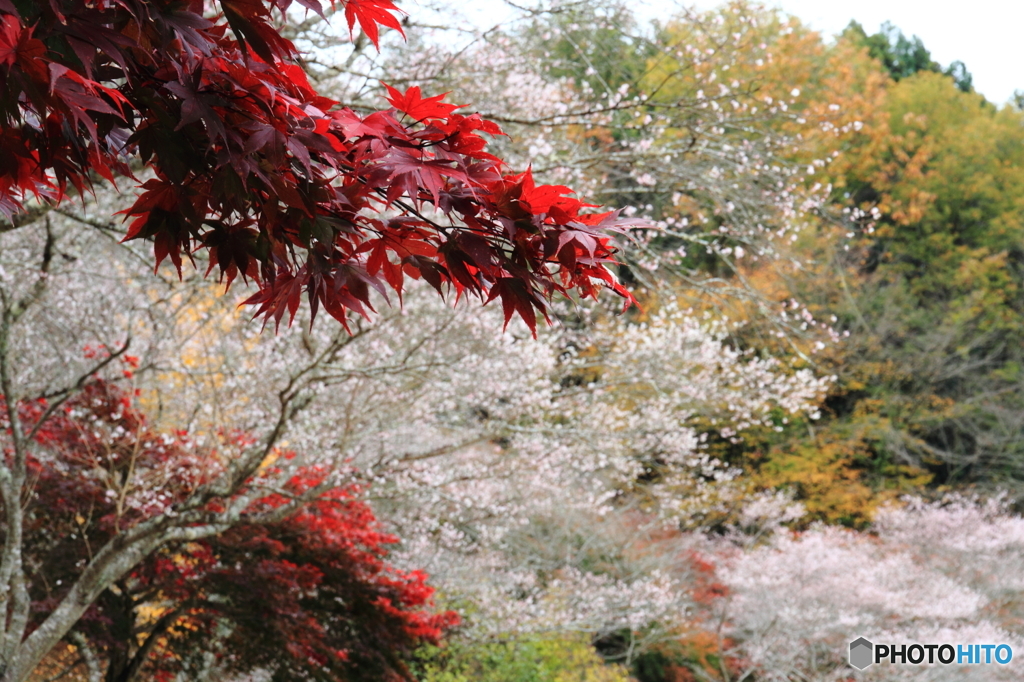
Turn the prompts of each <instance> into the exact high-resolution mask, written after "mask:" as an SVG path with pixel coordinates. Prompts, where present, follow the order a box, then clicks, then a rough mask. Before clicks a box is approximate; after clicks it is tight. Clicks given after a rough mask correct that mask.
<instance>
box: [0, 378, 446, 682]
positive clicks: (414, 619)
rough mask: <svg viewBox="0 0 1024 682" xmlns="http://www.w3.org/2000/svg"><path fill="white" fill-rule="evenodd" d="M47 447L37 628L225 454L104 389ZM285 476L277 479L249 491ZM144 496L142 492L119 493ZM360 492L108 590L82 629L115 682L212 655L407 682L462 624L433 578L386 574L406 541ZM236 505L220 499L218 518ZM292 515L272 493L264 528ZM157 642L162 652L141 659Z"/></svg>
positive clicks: (37, 538)
mask: <svg viewBox="0 0 1024 682" xmlns="http://www.w3.org/2000/svg"><path fill="white" fill-rule="evenodd" d="M2 404H3V401H2V399H0V406H2ZM45 409H46V407H45V404H43V403H32V404H27V405H23V406H21V413H22V418H23V422H24V423H26V424H32V423H35V422H36V421H38V419H39V417H40V416H41V415H42V414H43V412H44V410H45ZM2 426H3V424H0V427H2ZM235 440H238V441H242V440H244V438H243V437H241V436H236V437H235ZM36 441H37V442H36V446H37V447H36V449H35V454H33V456H31V457H30V458H29V460H28V467H29V474H30V478H31V479H32V480H34V481H35V485H34V487H33V492H32V497H31V499H30V501H29V503H28V505H27V507H26V523H25V556H26V564H27V566H28V567H29V577H30V582H31V585H30V592H31V595H32V599H33V612H34V614H35V619H36V622H37V623H38V622H40V621H41V620H42V619H43V618H45V616H46V615H47V614H48V613H49V612H50V611H52V610H53V608H54V607H55V606H56V604H57V603H58V602H59V601H60V600H61V599H62V598H63V597H64V595H65V594H66V593H67V591H68V589H69V588H70V586H71V584H72V583H73V582H74V581H75V580H76V579H77V578H78V576H79V575H80V574H81V572H82V570H83V568H84V567H85V565H86V563H87V561H88V560H89V557H90V556H92V554H93V553H94V552H95V551H96V550H97V549H98V548H99V547H100V546H102V545H103V544H104V543H106V542H107V541H108V540H110V539H111V538H112V537H113V536H114V535H115V534H116V533H118V532H119V531H123V530H124V529H126V528H128V527H130V526H132V525H134V524H137V523H139V522H140V521H142V520H144V519H147V518H150V517H153V516H156V515H159V514H166V513H168V512H171V513H173V510H174V507H175V505H177V504H180V503H181V502H182V501H183V500H185V499H186V498H187V497H188V496H189V495H190V494H191V493H192V492H193V491H194V490H195V489H196V487H197V486H199V485H202V484H203V483H204V482H205V481H206V480H207V479H208V478H209V477H211V476H213V475H215V474H216V471H217V468H216V465H215V464H214V462H215V461H216V460H215V453H211V452H209V451H207V452H205V453H203V452H202V451H201V449H200V448H197V447H196V445H195V444H194V443H192V442H190V441H189V439H188V437H187V436H186V435H185V434H182V433H178V434H166V433H159V432H157V431H156V430H154V429H152V428H151V427H150V426H149V425H148V424H147V423H146V419H145V417H144V416H143V415H142V414H141V413H140V412H139V410H138V409H137V408H136V407H135V406H134V404H133V401H132V400H131V396H130V395H128V394H126V393H125V392H124V391H123V390H121V389H119V388H118V387H117V386H115V385H112V384H110V383H108V382H105V381H102V380H98V379H97V380H94V381H92V382H90V383H89V384H88V385H86V386H85V388H84V390H83V391H82V393H81V394H80V395H78V396H77V397H75V398H74V399H73V400H71V401H69V402H68V403H67V404H66V405H64V406H63V407H62V409H60V410H58V411H57V413H56V414H55V415H53V416H51V417H50V418H49V419H47V421H46V422H45V423H44V424H43V426H42V428H40V429H39V432H38V436H37V438H36ZM5 455H6V456H8V457H9V456H10V453H5ZM291 456H292V455H290V454H289V453H284V454H283V455H282V457H283V458H284V459H283V460H282V461H288V458H290V457H291ZM278 472H279V470H278V469H274V468H270V469H264V471H263V473H262V474H260V475H259V476H257V477H256V478H255V479H253V480H251V481H249V482H248V485H249V486H252V485H256V484H259V483H261V482H263V481H267V480H269V477H271V476H273V475H275V474H276V473H278ZM324 475H325V474H324V472H322V471H319V470H317V469H305V470H303V471H302V473H301V474H299V475H296V476H293V477H292V478H291V479H290V480H289V481H288V482H287V484H286V487H287V488H288V489H289V490H288V492H290V493H291V494H297V493H302V492H304V491H307V490H310V489H312V488H313V487H315V486H317V485H319V484H320V483H321V482H322V481H323V480H324V478H323V476H324ZM132 481H134V483H135V487H134V489H133V488H131V487H129V488H128V489H126V490H125V494H124V495H121V494H120V492H116V491H117V489H118V486H123V485H124V484H125V482H132ZM111 482H113V484H114V485H113V486H112V485H111ZM112 488H113V490H114V491H115V492H111V491H112ZM357 492H358V491H357V490H355V489H353V488H343V487H339V488H335V489H333V490H329V491H328V492H326V493H324V494H322V495H320V496H319V497H318V498H317V499H316V500H315V501H312V502H309V503H307V504H305V505H304V506H302V507H301V508H300V509H299V510H298V511H297V512H295V513H293V514H291V515H289V516H287V517H285V518H284V519H283V520H278V521H274V522H272V523H266V524H255V523H253V522H251V521H250V522H247V523H246V522H243V523H241V524H238V525H235V526H234V527H231V528H229V529H228V530H225V531H223V532H221V533H219V534H216V535H213V536H211V537H208V538H206V539H203V540H199V541H195V542H190V543H185V544H178V545H170V546H164V547H162V548H161V549H159V550H158V551H157V552H155V553H154V554H152V555H151V556H149V557H146V558H145V559H144V560H143V562H142V563H141V564H139V565H138V566H137V567H136V568H135V569H134V570H133V571H132V572H131V574H130V575H128V576H127V577H126V578H125V579H123V580H120V581H118V583H117V584H116V586H114V587H113V588H111V589H108V590H106V591H105V592H104V593H103V594H102V595H101V596H100V598H99V600H98V601H97V602H96V603H95V604H94V605H93V607H92V608H91V609H90V610H89V611H88V612H87V613H86V615H85V617H83V619H82V620H81V621H80V622H79V623H78V625H77V626H76V628H75V629H76V631H78V632H79V633H82V634H85V635H86V636H87V637H88V638H89V639H90V640H91V641H92V642H93V644H94V646H95V647H96V648H97V649H98V650H99V651H100V652H101V654H102V655H103V657H104V658H105V659H106V660H107V662H108V664H109V669H108V673H107V679H108V680H110V681H113V680H131V679H163V678H164V677H166V678H167V679H170V678H171V677H172V676H173V674H174V673H176V672H177V671H179V670H181V669H182V668H183V667H186V666H189V665H193V664H195V663H196V662H197V661H198V660H200V659H201V656H200V655H201V654H202V653H204V652H207V651H213V652H215V655H216V657H217V660H218V663H219V665H220V666H221V667H222V668H223V669H227V670H232V671H238V672H243V671H247V670H254V669H257V668H263V669H268V670H271V671H276V674H277V677H275V678H274V679H313V680H328V679H329V680H338V679H387V678H388V677H389V676H392V675H401V674H402V673H403V672H404V670H405V668H404V665H403V662H402V661H403V659H404V658H405V655H406V654H408V653H409V652H410V651H411V650H412V649H414V648H415V647H416V646H418V645H419V644H421V643H423V642H436V641H437V639H438V638H439V637H440V636H441V634H442V632H443V630H444V629H446V628H448V627H451V626H452V625H454V624H455V623H457V622H458V617H457V616H456V615H455V614H454V613H452V612H446V613H435V612H433V611H432V610H431V609H430V606H431V599H432V596H433V589H432V588H431V587H430V586H429V585H427V582H426V575H425V574H423V573H421V572H418V571H411V572H407V571H401V570H397V569H395V568H394V567H392V566H390V565H389V564H388V562H387V553H388V546H389V545H391V544H393V543H394V542H396V538H394V537H392V536H390V535H388V534H386V533H384V532H382V531H381V529H380V528H379V525H378V523H377V521H376V519H375V518H374V516H373V513H372V511H371V510H370V509H369V507H367V506H366V505H365V504H363V503H362V502H360V501H359V500H358V499H356V493H357ZM229 503H230V500H214V501H213V502H211V503H210V504H209V509H211V510H213V511H216V510H221V511H222V510H223V509H224V508H226V507H227V505H228V504H229ZM285 503H286V500H285V498H284V497H282V496H280V495H271V494H268V495H267V496H264V497H261V498H257V499H256V501H255V502H254V503H253V504H252V506H251V507H250V508H249V509H248V512H249V514H250V518H251V515H252V514H258V513H259V512H263V511H267V510H272V509H277V508H280V507H281V505H283V504H285ZM151 637H152V638H153V640H152V644H151V645H149V646H146V645H144V644H142V642H145V641H147V640H148V639H149V638H151Z"/></svg>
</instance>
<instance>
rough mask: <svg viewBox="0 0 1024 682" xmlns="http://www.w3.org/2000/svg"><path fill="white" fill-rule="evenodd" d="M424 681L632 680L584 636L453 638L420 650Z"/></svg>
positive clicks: (420, 676) (419, 670)
mask: <svg viewBox="0 0 1024 682" xmlns="http://www.w3.org/2000/svg"><path fill="white" fill-rule="evenodd" d="M416 673H417V677H418V679H419V680H420V681H421V682H629V680H630V679H631V678H630V677H629V675H628V673H627V672H626V669H625V668H624V667H623V666H621V665H617V664H607V663H605V662H604V661H603V660H602V659H601V657H600V656H599V655H598V654H597V652H596V651H595V650H594V648H593V647H592V646H591V645H590V643H589V641H588V640H587V638H586V637H585V636H583V635H571V634H567V635H552V636H548V637H539V636H538V637H518V638H509V639H505V640H500V641H494V642H486V643H476V642H462V641H457V640H453V641H451V642H449V643H448V645H447V646H445V647H444V648H439V647H425V648H423V649H422V650H421V651H420V656H419V664H418V665H417V666H416Z"/></svg>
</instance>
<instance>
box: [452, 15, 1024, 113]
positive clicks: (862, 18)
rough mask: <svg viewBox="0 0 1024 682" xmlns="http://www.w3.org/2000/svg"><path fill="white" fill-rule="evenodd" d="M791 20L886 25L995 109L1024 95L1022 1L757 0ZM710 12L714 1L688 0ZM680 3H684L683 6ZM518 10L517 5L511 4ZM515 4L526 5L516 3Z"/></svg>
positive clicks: (827, 28)
mask: <svg viewBox="0 0 1024 682" xmlns="http://www.w3.org/2000/svg"><path fill="white" fill-rule="evenodd" d="M764 1H765V3H766V4H768V5H775V6H777V7H780V8H781V9H782V10H783V11H785V12H787V13H789V14H793V15H796V16H797V17H799V18H800V19H801V20H802V21H803V22H804V23H805V24H808V25H809V26H810V27H811V28H813V29H815V30H818V31H821V32H822V33H823V34H824V36H825V37H826V38H829V37H831V36H832V35H834V34H836V33H839V32H841V31H842V30H843V28H845V27H846V25H847V24H848V23H850V20H851V19H856V20H857V21H859V22H860V23H861V24H862V25H863V26H864V29H865V30H866V31H867V32H868V33H869V34H870V33H875V32H876V31H878V28H879V26H881V24H882V22H885V21H890V22H892V23H893V24H894V25H895V26H896V27H898V28H899V29H900V30H902V31H903V33H904V34H905V35H906V36H907V37H911V36H914V35H917V36H919V37H920V38H921V40H922V41H923V42H924V45H925V47H926V48H928V50H930V51H931V53H932V59H934V60H935V61H937V62H939V63H940V64H942V65H943V66H946V65H948V64H949V63H950V62H953V61H956V60H958V59H959V60H960V61H962V62H964V64H966V65H967V70H968V71H970V72H971V74H972V75H973V76H974V87H975V88H976V89H977V90H978V92H980V93H981V94H983V95H984V96H985V97H987V98H988V99H989V100H990V101H992V102H995V103H996V104H1002V103H1004V102H1006V101H1007V100H1009V98H1010V96H1011V95H1012V94H1013V91H1014V90H1016V89H1018V88H1019V89H1022V90H1024V0H972V1H971V2H964V1H963V0H958V1H957V2H954V1H953V0H846V1H845V2H836V1H835V0H764ZM689 2H693V3H694V4H696V6H697V7H698V8H699V9H710V8H713V7H715V6H717V5H718V4H719V3H718V2H715V1H714V0H689ZM689 2H686V3H684V4H689ZM452 4H453V5H455V6H461V7H462V8H463V9H464V11H465V13H466V17H467V18H468V19H470V20H471V21H473V23H476V24H477V25H479V26H486V27H488V28H489V27H490V26H493V25H494V24H496V23H499V22H501V21H502V19H503V18H506V17H508V16H509V14H510V12H509V9H508V6H507V5H505V4H504V3H503V2H502V1H501V0H455V1H454V2H452ZM517 4H518V3H517ZM522 4H524V5H529V4H533V3H531V2H528V1H524V2H523V3H522ZM634 4H635V6H636V8H637V10H638V13H639V14H640V15H641V16H643V17H650V18H654V17H662V16H667V15H669V14H672V13H674V8H675V7H677V6H678V3H677V2H675V1H674V0H635V1H634Z"/></svg>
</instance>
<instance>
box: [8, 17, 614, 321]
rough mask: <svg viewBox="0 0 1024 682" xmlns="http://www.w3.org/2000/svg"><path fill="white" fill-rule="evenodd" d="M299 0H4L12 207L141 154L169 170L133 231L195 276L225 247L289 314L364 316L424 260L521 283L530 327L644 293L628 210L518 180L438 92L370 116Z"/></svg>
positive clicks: (503, 293) (363, 20) (228, 275)
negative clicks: (324, 75) (309, 52)
mask: <svg viewBox="0 0 1024 682" xmlns="http://www.w3.org/2000/svg"><path fill="white" fill-rule="evenodd" d="M331 1H332V2H335V1H336V0H331ZM337 1H338V4H342V5H344V9H345V16H346V19H347V21H348V24H349V26H350V28H352V27H354V26H355V24H356V23H358V25H359V26H360V27H361V28H362V30H363V31H365V33H366V34H367V35H368V36H369V37H370V39H371V40H373V41H374V42H375V43H376V42H377V39H378V24H379V25H384V26H389V27H392V28H396V29H400V24H399V22H398V21H397V19H396V16H395V14H394V12H396V11H397V10H396V9H395V7H394V6H393V5H392V4H391V2H390V1H389V0H337ZM291 4H292V0H220V2H219V3H218V4H217V7H218V9H219V12H220V13H219V14H218V15H217V17H216V18H215V19H213V20H210V19H206V18H204V17H203V15H202V10H203V6H204V3H203V2H202V0H189V1H184V0H148V1H146V0H43V1H40V2H36V1H35V0H31V1H30V0H0V103H2V104H0V211H3V212H4V213H6V214H7V215H8V216H11V215H12V214H14V213H15V212H17V211H19V210H21V209H22V207H23V206H22V205H23V201H24V199H25V197H26V196H28V195H29V194H35V195H38V196H40V197H43V198H45V199H46V200H49V201H55V202H56V201H60V200H61V199H62V198H63V197H64V194H65V191H66V189H67V187H68V185H73V186H74V187H76V188H77V189H78V190H79V191H83V190H85V189H86V188H87V187H88V186H89V183H90V182H91V177H92V174H95V176H99V177H102V178H105V179H106V180H107V181H109V182H114V176H115V173H120V174H122V175H130V171H129V169H128V166H127V165H126V161H127V160H128V158H129V157H132V156H137V157H140V158H141V159H142V160H143V161H144V162H145V163H147V164H148V165H149V166H150V167H151V168H152V169H153V170H154V171H155V173H156V177H155V178H153V179H151V180H148V181H146V182H145V183H144V184H143V185H142V190H143V191H142V194H141V196H139V198H138V200H137V201H136V202H135V204H134V205H133V206H132V207H131V208H129V209H128V210H127V211H125V214H126V217H127V219H128V220H130V224H129V230H128V236H127V238H128V239H136V238H148V239H151V240H152V241H153V243H154V251H155V257H156V261H157V263H159V262H161V261H163V260H164V259H165V258H170V259H171V261H172V262H173V263H174V265H175V267H177V268H178V269H179V271H180V268H181V265H182V260H183V259H184V258H190V257H191V254H192V253H194V252H195V251H196V250H198V249H206V250H207V251H208V253H209V256H210V268H211V269H212V268H213V267H214V266H216V267H217V268H218V270H219V274H220V276H221V277H222V278H224V279H226V281H227V283H228V284H229V285H230V283H231V281H232V280H233V279H234V278H236V277H237V276H239V275H241V276H242V277H245V278H249V279H252V280H254V281H255V282H256V283H257V284H258V285H259V287H260V289H259V292H258V293H257V294H255V295H254V296H252V297H251V298H250V299H248V303H250V304H252V305H254V306H257V315H262V316H263V317H264V318H265V319H267V320H269V319H274V320H275V321H276V322H277V323H279V322H280V321H281V319H282V317H283V316H284V315H285V314H286V312H287V313H288V315H289V316H293V315H294V314H295V311H296V310H297V308H298V306H299V304H300V300H301V299H302V298H303V297H306V298H307V299H308V300H309V303H310V305H311V307H312V310H313V313H314V315H315V314H316V311H317V310H318V309H319V308H320V307H323V308H324V309H325V310H327V312H328V313H329V314H331V315H332V316H334V317H335V318H337V319H338V320H340V321H341V322H342V324H345V323H346V316H347V313H348V311H354V312H356V313H360V314H366V313H367V310H368V309H371V308H370V291H371V290H377V291H379V292H380V293H382V294H383V293H384V292H385V291H386V290H387V289H389V288H390V289H392V290H394V291H396V292H398V293H399V295H400V294H401V291H402V286H403V280H404V278H405V277H406V276H408V277H413V278H419V277H422V278H424V279H425V280H427V281H428V282H429V283H430V284H431V285H433V286H434V287H435V288H437V289H438V291H439V292H441V291H443V290H444V289H445V288H448V287H450V288H452V289H454V291H455V292H456V295H457V296H458V295H461V294H462V293H463V292H469V293H472V294H475V295H478V296H480V297H481V298H484V299H485V300H487V301H490V300H493V299H495V298H500V299H501V301H502V305H503V308H504V311H505V315H506V318H510V317H511V316H512V315H513V314H516V313H518V314H519V315H520V316H522V318H523V319H524V320H525V321H526V323H527V324H528V325H530V327H531V328H532V327H535V325H536V313H537V312H538V311H539V312H541V313H545V311H546V307H545V302H546V301H547V300H548V299H550V298H551V297H552V296H553V295H555V294H556V293H567V292H568V291H569V290H576V291H578V292H579V293H580V294H581V295H583V296H596V295H597V293H598V290H599V289H600V287H602V286H607V287H610V288H612V289H613V290H614V291H616V292H618V293H619V294H620V295H622V296H624V297H625V298H626V299H627V300H631V298H630V296H629V293H628V292H627V291H626V290H625V289H624V288H623V287H622V286H620V285H619V284H618V283H617V281H616V280H615V279H614V277H613V276H612V274H611V273H610V271H609V270H608V269H607V267H606V266H607V265H608V264H609V263H611V262H612V256H613V248H612V246H611V244H610V241H609V237H608V235H607V233H606V232H605V230H607V229H608V228H615V227H616V226H617V224H618V222H619V221H618V218H617V214H615V213H599V214H584V213H582V211H583V210H585V209H587V208H589V207H590V205H588V204H585V203H583V202H581V201H580V200H578V199H576V198H573V197H572V196H571V190H570V189H569V188H567V187H560V186H535V185H534V182H533V179H532V177H531V175H530V172H529V171H527V172H526V173H522V174H519V175H511V174H508V172H507V169H506V168H505V167H504V165H503V164H502V162H501V161H500V160H499V159H497V158H496V157H494V156H492V155H491V154H489V153H487V151H486V150H485V146H486V138H485V137H484V136H485V135H499V134H501V131H500V129H499V128H498V126H497V125H496V124H494V123H492V122H490V121H487V120H485V119H483V118H481V117H480V116H479V115H476V114H472V115H463V114H460V113H457V111H458V110H459V109H460V107H459V106H457V105H454V104H449V103H445V102H444V101H442V98H441V97H423V96H422V94H421V92H420V90H419V88H416V87H413V88H410V89H409V90H407V91H406V92H400V91H398V90H395V89H394V88H390V87H389V88H388V93H389V97H388V101H389V102H390V103H391V104H392V107H393V108H392V109H389V110H387V111H376V112H373V113H370V114H369V115H366V116H360V115H358V114H356V113H355V112H353V111H352V110H350V109H347V108H339V106H338V103H337V102H334V101H332V100H330V99H327V98H324V97H321V96H319V95H318V94H317V93H316V92H315V91H314V90H313V88H312V87H311V86H310V85H309V82H308V81H307V79H306V76H305V74H304V73H303V71H302V70H301V69H300V68H299V67H298V66H296V65H295V63H294V59H295V57H296V52H295V47H294V46H293V45H292V43H290V42H289V41H288V40H286V39H284V38H283V37H282V36H281V35H280V34H279V33H278V31H277V30H276V29H275V28H274V27H273V25H272V24H271V22H270V16H271V14H270V13H271V10H272V9H274V8H276V9H278V10H281V11H283V10H285V9H286V8H287V7H288V6H289V5H291ZM299 4H300V5H302V6H304V7H306V8H308V9H310V10H312V11H314V12H317V13H320V12H321V2H320V0H299Z"/></svg>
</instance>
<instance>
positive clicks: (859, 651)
mask: <svg viewBox="0 0 1024 682" xmlns="http://www.w3.org/2000/svg"><path fill="white" fill-rule="evenodd" d="M874 662H875V645H874V644H872V643H871V642H869V641H868V640H866V639H864V638H863V637H858V638H857V639H855V640H853V641H852V642H850V665H852V666H853V667H854V668H856V669H857V670H863V669H864V668H866V667H868V666H869V665H871V664H872V663H874Z"/></svg>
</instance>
